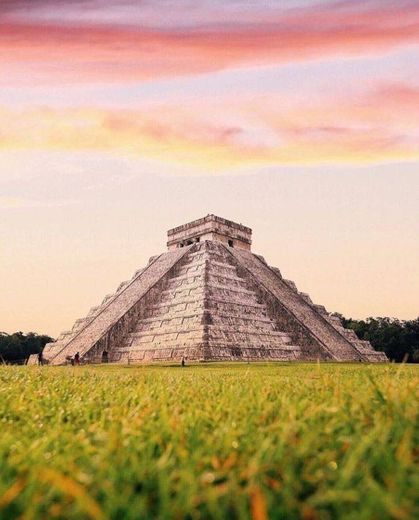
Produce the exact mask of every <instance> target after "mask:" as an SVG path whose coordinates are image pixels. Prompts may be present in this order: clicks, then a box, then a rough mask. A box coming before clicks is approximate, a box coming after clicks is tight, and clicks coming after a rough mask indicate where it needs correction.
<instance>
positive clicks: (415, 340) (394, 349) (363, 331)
mask: <svg viewBox="0 0 419 520" xmlns="http://www.w3.org/2000/svg"><path fill="white" fill-rule="evenodd" d="M337 316H339V317H340V318H341V320H342V323H343V326H344V327H346V328H347V329H352V330H353V331H354V332H355V333H356V335H357V336H358V338H359V339H363V340H368V341H369V342H370V343H371V345H372V346H373V347H374V348H375V350H380V351H382V352H385V354H386V355H387V357H388V358H389V359H390V360H392V361H397V362H400V361H404V360H405V361H407V362H409V363H419V317H418V318H416V319H414V320H398V319H397V318H367V319H366V320H354V319H352V318H345V317H343V316H341V315H340V314H338V315H337Z"/></svg>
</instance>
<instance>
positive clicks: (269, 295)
mask: <svg viewBox="0 0 419 520" xmlns="http://www.w3.org/2000/svg"><path fill="white" fill-rule="evenodd" d="M167 235H168V242H167V246H168V251H166V252H162V253H161V254H158V255H154V256H152V257H151V258H150V260H149V262H148V264H147V265H146V266H144V267H143V268H140V269H137V270H136V271H135V273H134V274H133V275H132V277H131V278H130V279H128V280H126V281H125V282H122V283H121V284H120V285H119V286H118V287H117V289H116V291H115V292H114V293H111V294H107V295H106V296H105V297H104V298H103V300H102V302H101V303H99V305H96V306H94V307H92V308H91V309H90V311H89V312H88V314H87V315H85V316H84V317H81V318H79V319H78V320H76V322H75V323H74V325H73V327H72V328H71V329H69V330H67V331H65V332H63V333H62V334H61V335H60V336H59V337H58V338H57V340H56V341H55V342H53V343H49V344H48V345H46V347H45V349H44V353H43V355H44V360H45V361H46V362H48V363H50V364H52V365H61V364H65V363H67V362H69V361H70V360H71V359H74V356H76V355H77V359H80V360H81V362H82V363H101V362H113V363H151V362H162V361H166V362H180V360H182V359H187V360H188V361H195V362H202V361H205V362H208V361H258V360H265V361H268V360H269V361H314V360H323V361H343V362H348V361H352V362H353V361H357V362H359V361H364V362H385V361H387V358H386V356H385V354H383V353H382V352H376V351H375V350H374V349H373V348H372V346H371V345H370V343H369V342H368V341H361V340H359V339H358V337H357V336H356V334H355V333H354V331H352V330H348V329H346V328H345V327H344V325H343V323H342V322H341V320H340V319H339V317H338V316H336V315H335V314H333V313H329V312H328V311H327V310H326V309H325V307H323V306H322V305H318V304H316V303H314V302H313V301H312V300H311V298H310V296H309V295H308V294H306V293H304V292H301V291H299V290H298V289H297V287H296V285H295V284H294V283H293V282H292V281H291V280H287V279H286V278H284V277H283V276H282V273H281V271H280V270H279V269H278V268H276V267H272V266H270V265H269V264H268V263H267V261H266V260H265V259H264V257H262V256H260V255H257V254H254V253H253V252H252V251H251V247H250V246H251V243H252V230H251V229H250V228H248V227H246V226H243V225H242V224H237V223H235V222H232V221H230V220H226V219H224V218H220V217H217V216H215V215H207V216H206V217H204V218H201V219H199V220H194V221H193V222H189V223H188V224H184V225H183V226H178V227H175V228H173V229H170V230H169V231H168V233H167ZM80 283H81V282H80ZM63 302H64V304H65V298H64V299H63ZM36 360H37V357H36V356H32V357H31V359H30V362H31V363H36Z"/></svg>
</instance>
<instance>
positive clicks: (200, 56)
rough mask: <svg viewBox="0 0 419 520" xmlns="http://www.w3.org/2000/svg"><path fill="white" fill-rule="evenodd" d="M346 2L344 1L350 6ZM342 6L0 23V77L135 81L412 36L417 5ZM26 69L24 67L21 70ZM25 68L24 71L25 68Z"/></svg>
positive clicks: (418, 22) (381, 46)
mask: <svg viewBox="0 0 419 520" xmlns="http://www.w3.org/2000/svg"><path fill="white" fill-rule="evenodd" d="M349 5H350V4H349ZM361 7H362V4H360V8H359V9H347V8H346V9H343V8H342V4H339V3H338V4H332V5H329V6H327V8H326V7H323V8H321V7H319V6H317V7H316V8H305V9H298V10H292V11H290V12H285V13H282V14H279V13H278V14H277V15H276V16H275V14H273V15H272V21H271V22H269V23H267V22H266V20H264V21H263V22H257V21H256V22H255V23H253V24H252V23H246V24H237V25H234V24H231V23H230V25H226V26H223V25H212V26H209V27H203V28H188V29H182V30H181V29H176V28H167V29H153V28H145V27H135V26H104V25H79V26H74V25H73V26H71V25H70V26H64V25H51V24H50V25H45V24H44V25H41V24H39V23H21V22H17V21H16V20H13V18H11V19H9V20H8V21H7V22H3V23H1V22H0V47H1V49H2V52H1V54H0V66H1V67H2V69H3V70H4V72H3V74H2V76H1V78H0V81H1V82H2V83H9V84H13V83H15V82H18V83H25V82H27V83H33V82H34V81H36V82H52V83H55V82H86V81H134V80H135V81H137V80H149V79H153V78H159V77H172V76H178V75H185V74H197V73H204V72H210V71H216V70H222V69H226V68H231V67H242V66H249V65H261V64H271V63H284V62H290V61H298V60H304V59H316V58H318V57H321V56H329V55H351V54H370V53H376V52H382V51H385V50H388V49H391V48H393V47H394V46H397V45H402V44H411V43H417V42H419V4H418V3H417V2H408V3H407V4H404V5H403V6H402V7H400V8H397V6H396V7H395V6H394V5H391V4H389V3H387V2H385V3H384V4H377V5H375V4H371V6H370V7H367V8H365V7H364V8H361ZM25 68H26V71H25ZM25 72H26V73H25Z"/></svg>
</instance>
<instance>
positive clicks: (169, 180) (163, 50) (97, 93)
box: [0, 0, 419, 335]
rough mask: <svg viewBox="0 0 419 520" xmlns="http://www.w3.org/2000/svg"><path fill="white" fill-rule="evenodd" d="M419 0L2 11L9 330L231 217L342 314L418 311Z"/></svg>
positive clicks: (0, 286) (55, 4)
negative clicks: (210, 218)
mask: <svg viewBox="0 0 419 520" xmlns="http://www.w3.org/2000/svg"><path fill="white" fill-rule="evenodd" d="M418 165H419V2H418V1H417V0H398V1H395V0H362V1H361V0H287V1H279V0H275V1H274V0H266V1H259V0H247V1H246V0H229V1H226V0H200V1H196V0H119V1H118V0H114V1H111V0H72V1H67V0H0V331H1V330H4V331H6V332H12V331H15V330H23V331H29V330H35V331H37V332H44V333H49V334H51V335H56V334H57V333H58V332H59V331H60V330H63V329H66V328H69V327H70V326H71V325H72V322H73V321H74V320H75V319H76V318H78V317H81V316H83V315H84V314H85V313H86V312H87V311H88V309H89V307H91V306H93V305H96V304H97V303H99V302H100V301H101V299H102V297H103V296H104V295H105V294H106V293H109V292H111V291H113V290H114V289H115V288H116V286H117V285H118V284H119V282H120V281H122V280H124V279H127V278H129V277H130V276H131V274H132V272H133V271H135V270H136V269H137V268H139V267H141V266H143V265H144V264H145V263H146V262H147V260H148V257H149V256H151V255H154V254H156V253H159V252H162V251H164V249H165V233H166V230H167V229H168V228H170V227H173V226H176V225H179V224H182V223H184V222H187V221H189V220H192V219H195V218H199V217H201V216H204V215H206V214H207V213H216V214H218V215H220V216H224V217H226V218H230V219H232V220H236V221H240V222H243V223H244V224H246V225H249V226H250V227H252V228H253V229H254V250H255V252H258V253H262V254H263V255H264V256H265V257H266V258H267V260H268V261H269V263H270V264H272V265H275V266H277V267H279V268H280V269H281V270H282V272H283V274H284V275H285V276H287V277H289V278H291V279H293V280H294V281H295V282H296V283H297V286H298V287H299V288H300V289H301V290H304V291H306V292H309V293H310V294H311V296H312V298H313V299H314V300H315V301H317V302H319V303H323V304H325V305H326V307H327V308H328V309H330V310H335V311H339V312H342V313H344V314H345V315H347V316H353V317H357V318H362V317H367V316H379V315H381V316H383V315H387V316H396V317H399V318H406V319H407V318H413V317H416V316H417V315H418V314H419V239H418V237H419V169H418Z"/></svg>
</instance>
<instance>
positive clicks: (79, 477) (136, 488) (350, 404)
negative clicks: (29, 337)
mask: <svg viewBox="0 0 419 520" xmlns="http://www.w3.org/2000/svg"><path fill="white" fill-rule="evenodd" d="M417 374H418V372H417V367H415V366H407V365H399V366H396V365H387V366H364V365H362V366H361V365H315V364H312V365H310V364H306V365H286V364H283V365H246V364H243V365H237V364H236V365H231V364H230V365H218V366H214V365H213V366H191V367H186V368H184V369H182V368H179V367H112V366H101V367H42V368H38V367H0V518H1V519H3V518H4V519H10V518H23V519H44V518H50V517H51V518H54V517H55V518H65V519H73V518H77V519H78V518H93V519H102V518H112V519H138V518H159V519H165V518H167V519H169V518H179V519H181V518H190V519H195V518H196V519H198V518H214V519H221V518H243V519H247V518H253V519H255V520H263V519H265V518H267V517H268V516H269V518H286V519H294V518H295V519H297V518H303V519H305V520H316V519H329V518H345V519H380V520H382V519H386V518H395V519H402V520H403V519H410V518H413V517H414V516H415V514H417V511H416V513H415V510H414V506H415V499H416V500H417V498H418V497H417V495H415V489H418V488H419V481H418V474H417V466H415V460H414V456H415V453H414V446H415V442H416V446H417V437H416V439H415V426H416V425H417V423H416V419H417V417H416V413H417V405H418V400H417V395H416V396H415V391H416V390H417V382H418V380H417ZM416 433H417V430H416Z"/></svg>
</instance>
